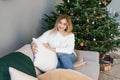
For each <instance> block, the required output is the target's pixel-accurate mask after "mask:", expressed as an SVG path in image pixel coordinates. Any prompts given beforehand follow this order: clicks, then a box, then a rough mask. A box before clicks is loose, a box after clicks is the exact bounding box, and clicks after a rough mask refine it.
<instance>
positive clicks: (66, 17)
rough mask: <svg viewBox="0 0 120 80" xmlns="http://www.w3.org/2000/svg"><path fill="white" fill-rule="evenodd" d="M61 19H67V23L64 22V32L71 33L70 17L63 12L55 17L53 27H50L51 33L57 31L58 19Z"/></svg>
mask: <svg viewBox="0 0 120 80" xmlns="http://www.w3.org/2000/svg"><path fill="white" fill-rule="evenodd" d="M62 19H65V20H66V21H67V24H66V26H67V28H66V30H65V31H66V32H68V33H71V32H72V29H73V27H72V21H71V18H70V16H68V15H66V14H63V15H60V16H59V17H58V18H57V20H56V23H55V26H54V28H53V29H52V32H51V33H52V34H55V33H57V31H58V29H57V28H58V23H59V22H60V20H62Z"/></svg>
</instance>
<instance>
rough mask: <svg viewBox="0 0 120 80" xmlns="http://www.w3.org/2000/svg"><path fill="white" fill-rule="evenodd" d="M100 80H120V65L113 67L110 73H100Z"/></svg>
mask: <svg viewBox="0 0 120 80" xmlns="http://www.w3.org/2000/svg"><path fill="white" fill-rule="evenodd" d="M98 80H120V64H116V65H113V66H112V69H111V70H110V71H106V72H100V75H99V79H98Z"/></svg>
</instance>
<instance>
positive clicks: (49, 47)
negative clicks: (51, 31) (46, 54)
mask: <svg viewBox="0 0 120 80" xmlns="http://www.w3.org/2000/svg"><path fill="white" fill-rule="evenodd" d="M43 45H44V46H45V47H46V48H48V49H49V50H51V51H53V52H55V48H52V47H51V46H50V45H48V44H47V43H43Z"/></svg>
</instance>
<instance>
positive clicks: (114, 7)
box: [108, 0, 120, 55]
mask: <svg viewBox="0 0 120 80" xmlns="http://www.w3.org/2000/svg"><path fill="white" fill-rule="evenodd" d="M108 7H110V8H111V11H112V12H118V13H119V15H120V0H112V2H111V3H110V4H109V5H108ZM117 20H118V22H119V23H120V16H119V17H118V18H117ZM118 28H119V29H120V26H119V27H118ZM115 53H117V54H119V55H120V49H118V51H115Z"/></svg>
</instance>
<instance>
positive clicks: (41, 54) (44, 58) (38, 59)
mask: <svg viewBox="0 0 120 80" xmlns="http://www.w3.org/2000/svg"><path fill="white" fill-rule="evenodd" d="M33 42H34V43H35V44H36V45H37V47H38V52H37V53H36V54H35V55H34V56H35V59H34V65H35V66H36V67H37V68H39V69H40V70H42V71H44V72H46V71H50V70H53V69H56V67H57V62H58V59H57V55H56V53H55V52H52V51H50V50H49V49H47V48H45V47H44V45H43V44H42V43H41V42H40V41H38V40H37V39H35V38H33Z"/></svg>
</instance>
